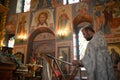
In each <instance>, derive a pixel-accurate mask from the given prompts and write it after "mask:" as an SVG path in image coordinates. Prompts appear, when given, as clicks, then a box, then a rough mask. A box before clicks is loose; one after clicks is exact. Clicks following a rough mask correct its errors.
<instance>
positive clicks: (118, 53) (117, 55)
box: [108, 43, 120, 65]
mask: <svg viewBox="0 0 120 80" xmlns="http://www.w3.org/2000/svg"><path fill="white" fill-rule="evenodd" d="M108 49H109V52H110V55H111V59H112V62H113V64H114V65H117V64H118V62H119V61H120V43H109V44H108Z"/></svg>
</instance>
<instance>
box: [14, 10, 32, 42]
mask: <svg viewBox="0 0 120 80" xmlns="http://www.w3.org/2000/svg"><path fill="white" fill-rule="evenodd" d="M29 20H30V13H29V12H26V13H21V14H18V23H17V29H16V34H15V36H16V39H17V40H16V42H17V43H19V39H20V38H21V36H23V35H24V37H23V39H24V38H26V39H27V36H28V33H29Z"/></svg>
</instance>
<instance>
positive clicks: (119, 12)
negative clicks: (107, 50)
mask: <svg viewBox="0 0 120 80" xmlns="http://www.w3.org/2000/svg"><path fill="white" fill-rule="evenodd" d="M94 18H95V19H94V20H95V25H96V30H98V29H100V30H102V31H103V32H104V33H105V37H106V40H107V42H108V43H113V42H116V41H120V38H119V37H120V2H119V1H109V2H107V3H106V4H104V5H97V6H95V8H94Z"/></svg>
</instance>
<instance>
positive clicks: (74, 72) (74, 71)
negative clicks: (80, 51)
mask: <svg viewBox="0 0 120 80" xmlns="http://www.w3.org/2000/svg"><path fill="white" fill-rule="evenodd" d="M43 56H44V58H45V59H46V61H47V62H48V64H49V66H50V68H51V69H52V71H53V72H54V74H55V78H56V80H60V77H62V79H61V80H74V78H75V76H76V75H77V73H78V71H80V78H81V69H80V67H83V65H79V66H74V69H73V71H72V73H71V74H70V76H69V77H68V78H67V79H66V77H65V76H64V74H63V72H62V70H61V68H60V66H59V64H58V62H63V63H66V64H68V65H70V66H72V63H69V62H66V61H63V60H60V59H57V58H55V57H53V56H51V55H48V54H43ZM51 59H53V60H54V64H55V65H54V66H53V65H52V62H51ZM55 67H57V69H58V71H59V72H60V77H59V76H58V75H56V70H55ZM48 74H49V73H48Z"/></svg>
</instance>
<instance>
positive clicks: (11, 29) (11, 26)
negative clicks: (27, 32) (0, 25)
mask: <svg viewBox="0 0 120 80" xmlns="http://www.w3.org/2000/svg"><path fill="white" fill-rule="evenodd" d="M16 21H18V15H17V14H16V15H11V16H10V17H9V19H8V21H7V25H6V30H7V32H8V33H10V34H15V31H16V26H17V22H16Z"/></svg>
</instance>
